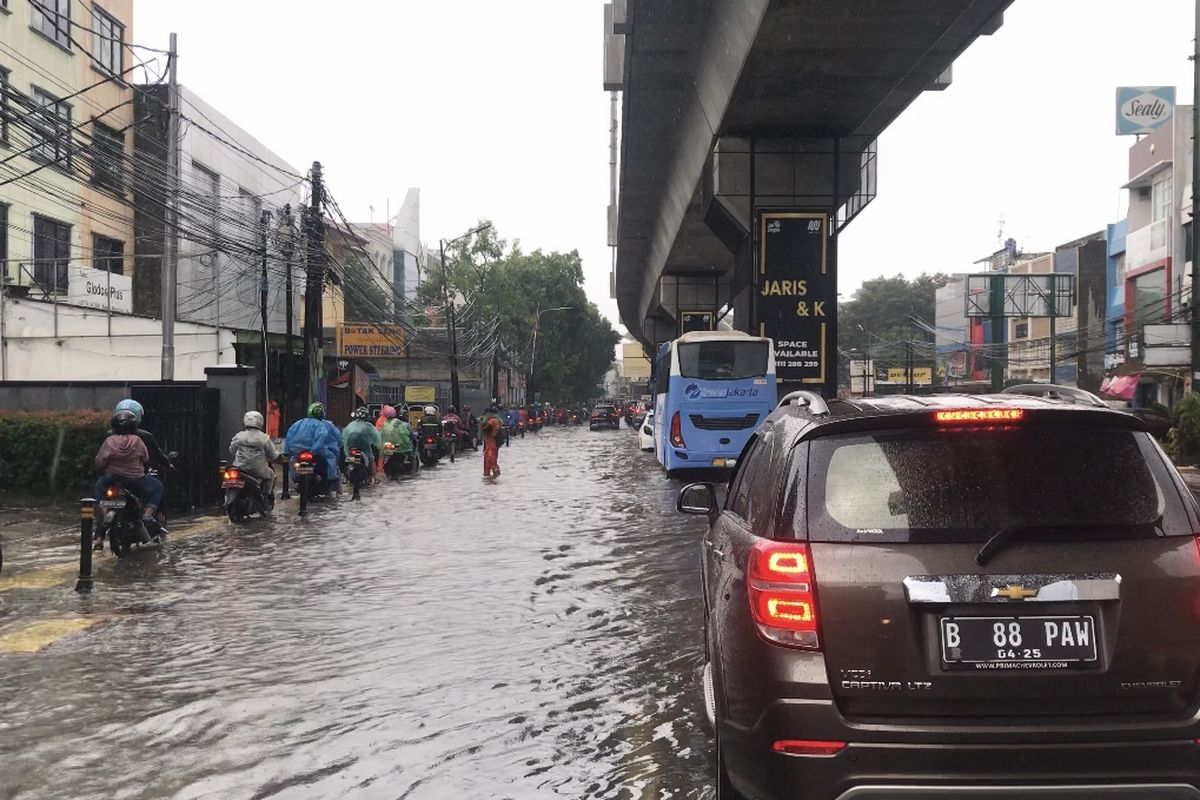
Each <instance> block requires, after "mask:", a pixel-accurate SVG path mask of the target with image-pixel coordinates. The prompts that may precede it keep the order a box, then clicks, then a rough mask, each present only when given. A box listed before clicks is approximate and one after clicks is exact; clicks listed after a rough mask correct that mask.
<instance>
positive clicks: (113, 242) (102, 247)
mask: <svg viewBox="0 0 1200 800" xmlns="http://www.w3.org/2000/svg"><path fill="white" fill-rule="evenodd" d="M92 269H101V270H104V271H105V272H111V273H112V274H113V275H124V274H125V243H124V242H122V241H121V240H120V239H110V238H108V237H107V236H101V235H100V234H98V233H93V234H92Z"/></svg>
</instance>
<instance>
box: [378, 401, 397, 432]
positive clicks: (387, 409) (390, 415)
mask: <svg viewBox="0 0 1200 800" xmlns="http://www.w3.org/2000/svg"><path fill="white" fill-rule="evenodd" d="M395 418H396V409H395V408H394V407H393V406H389V405H385V406H384V407H383V408H381V409H379V417H378V418H377V419H376V420H375V430H377V431H381V430H383V426H384V425H387V423H388V420H390V419H395Z"/></svg>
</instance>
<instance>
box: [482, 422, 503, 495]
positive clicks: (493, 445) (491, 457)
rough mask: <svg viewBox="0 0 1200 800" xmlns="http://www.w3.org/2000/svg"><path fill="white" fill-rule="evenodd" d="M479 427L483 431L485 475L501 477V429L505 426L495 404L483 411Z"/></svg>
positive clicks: (487, 476) (486, 476)
mask: <svg viewBox="0 0 1200 800" xmlns="http://www.w3.org/2000/svg"><path fill="white" fill-rule="evenodd" d="M479 427H480V429H481V431H482V433H483V477H485V478H499V477H500V430H501V428H503V427H504V425H503V423H501V422H500V415H499V413H498V412H497V411H496V407H495V406H494V405H491V406H488V409H487V411H485V412H483V419H482V420H480V423H479Z"/></svg>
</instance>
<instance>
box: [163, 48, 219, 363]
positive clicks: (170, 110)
mask: <svg viewBox="0 0 1200 800" xmlns="http://www.w3.org/2000/svg"><path fill="white" fill-rule="evenodd" d="M178 61H179V53H178V50H177V48H176V42H175V34H173V33H172V34H171V46H170V52H169V53H168V55H167V198H166V199H167V202H166V212H167V213H166V221H167V224H166V241H165V242H164V243H163V244H164V247H163V262H162V274H161V275H160V276H159V277H160V280H161V287H162V288H161V294H162V379H163V380H164V381H173V380H175V306H176V301H177V297H178V294H179V283H178V278H179V79H178V75H177V66H178ZM217 333H218V338H219V337H220V331H218V332H217Z"/></svg>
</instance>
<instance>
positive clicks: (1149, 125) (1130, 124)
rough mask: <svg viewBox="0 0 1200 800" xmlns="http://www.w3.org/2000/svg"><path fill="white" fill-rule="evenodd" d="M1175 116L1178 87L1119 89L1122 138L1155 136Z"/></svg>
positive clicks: (1119, 126) (1126, 87) (1118, 130)
mask: <svg viewBox="0 0 1200 800" xmlns="http://www.w3.org/2000/svg"><path fill="white" fill-rule="evenodd" d="M1174 116H1175V87H1174V86H1118V87H1117V135H1118V136H1131V135H1133V134H1142V133H1153V132H1154V131H1156V130H1157V129H1159V128H1161V127H1163V126H1164V125H1166V124H1167V123H1169V122H1170V121H1171V119H1172V117H1174Z"/></svg>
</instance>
